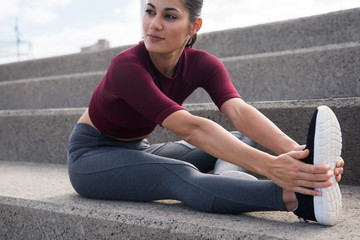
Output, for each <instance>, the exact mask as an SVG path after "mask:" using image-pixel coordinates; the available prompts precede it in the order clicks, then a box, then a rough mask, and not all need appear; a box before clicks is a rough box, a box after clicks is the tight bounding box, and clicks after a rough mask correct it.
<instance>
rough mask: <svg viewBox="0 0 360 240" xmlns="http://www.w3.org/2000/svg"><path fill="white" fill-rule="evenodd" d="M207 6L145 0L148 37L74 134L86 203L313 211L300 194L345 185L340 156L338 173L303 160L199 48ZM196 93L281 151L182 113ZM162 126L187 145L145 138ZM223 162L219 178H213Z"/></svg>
mask: <svg viewBox="0 0 360 240" xmlns="http://www.w3.org/2000/svg"><path fill="white" fill-rule="evenodd" d="M202 4H203V2H202V0H166V1H165V0H148V1H147V3H146V8H145V13H144V19H143V28H144V41H143V42H141V43H139V44H138V45H137V46H135V47H133V48H131V49H129V50H126V51H124V52H122V53H120V54H118V55H117V56H116V57H114V59H113V60H112V62H111V65H110V67H109V69H108V71H107V73H106V75H105V76H104V78H103V79H102V81H101V83H100V84H99V86H98V87H97V88H96V90H95V92H94V94H93V97H92V99H91V101H90V104H89V108H88V110H87V111H86V112H85V113H84V114H83V115H82V117H81V118H80V120H79V121H78V124H77V125H76V126H75V128H74V130H73V132H72V134H71V136H70V140H69V147H68V156H69V159H68V165H69V175H70V179H71V182H72V185H73V187H74V189H75V190H76V191H77V192H78V193H79V194H81V195H82V196H85V197H88V198H99V199H118V200H128V201H152V200H159V199H176V200H180V201H182V202H183V203H184V204H186V205H188V206H190V207H192V208H194V209H198V210H200V211H207V212H215V213H241V212H248V211H267V210H280V211H293V210H294V209H296V208H298V209H299V208H303V209H305V211H310V212H311V213H313V212H314V206H310V208H309V209H308V208H307V207H305V206H306V204H308V203H309V201H308V200H306V201H307V202H305V203H303V201H305V200H302V199H303V198H302V197H299V196H309V197H310V199H311V201H312V198H313V196H321V195H322V193H321V191H319V189H322V188H328V187H333V185H334V181H331V179H334V176H333V175H334V174H335V177H336V179H337V181H340V177H341V174H342V173H343V166H344V162H343V160H342V159H341V158H339V157H337V159H338V161H337V163H336V164H337V165H336V167H335V168H334V167H333V168H332V169H333V170H334V171H333V172H332V171H329V170H330V166H329V164H322V165H321V164H320V165H313V164H306V163H304V162H303V161H300V159H304V158H306V157H308V155H309V150H303V147H301V146H300V145H299V144H298V143H296V142H295V141H293V140H292V139H291V138H289V137H288V136H286V135H285V134H284V133H283V132H282V131H280V130H279V129H278V128H277V127H276V126H275V125H274V124H273V123H272V122H270V120H268V119H267V118H266V117H265V116H263V115H262V114H261V113H260V112H259V111H257V110H256V109H254V108H253V107H251V106H250V105H248V104H246V103H245V102H244V101H243V100H242V99H241V97H240V95H239V94H238V92H237V91H236V90H235V88H234V87H233V85H232V84H231V81H230V79H229V75H228V73H227V71H226V69H225V68H224V66H223V64H222V63H221V62H220V61H219V60H218V59H217V58H216V57H214V56H212V55H210V54H208V53H206V52H203V51H200V50H195V49H192V48H191V47H192V45H193V44H194V43H195V41H196V36H197V32H198V31H199V30H200V28H201V25H202V19H201V18H200V12H201V8H202ZM198 87H203V88H204V89H205V90H206V91H207V92H208V93H209V95H210V96H211V98H212V99H213V101H214V103H215V104H216V105H217V106H218V107H219V109H220V110H221V112H222V113H223V114H225V115H226V116H227V117H228V118H229V119H230V121H231V122H232V124H233V125H234V127H235V128H236V129H237V130H238V131H239V132H241V133H242V134H244V135H245V136H247V137H249V138H250V139H252V140H254V141H256V142H258V143H259V144H261V145H263V146H264V147H266V148H268V149H270V150H272V151H273V152H275V153H276V154H278V155H277V156H273V155H270V154H268V153H265V152H262V151H259V150H257V149H255V148H253V147H251V146H249V145H247V144H246V143H244V142H243V141H241V140H244V139H245V142H246V138H244V137H243V136H242V135H241V134H239V133H233V134H231V133H229V132H227V131H226V130H224V129H223V128H222V127H221V126H219V125H218V124H216V123H215V122H213V121H210V120H208V119H205V118H201V117H197V116H194V115H192V114H190V113H189V112H187V111H186V110H185V109H184V108H183V107H181V104H182V103H183V102H184V100H185V99H186V98H187V97H188V96H189V95H190V94H191V93H192V92H193V91H194V90H195V89H196V88H198ZM157 124H159V125H161V126H162V127H165V128H167V129H169V130H170V131H172V132H173V133H175V134H176V135H177V136H179V137H180V138H181V139H183V141H179V142H170V143H164V144H153V145H151V144H149V143H148V141H147V140H146V137H147V136H148V135H149V134H150V133H151V132H152V131H153V130H154V128H155V126H156V125H157ZM218 159H223V160H224V161H225V162H224V161H221V160H218ZM226 162H228V163H231V164H232V165H230V166H231V167H232V169H239V167H242V168H245V169H247V170H249V171H253V172H256V173H258V174H261V175H263V176H266V177H267V178H268V179H270V180H254V179H252V178H246V176H245V175H244V176H245V177H241V174H239V177H236V176H235V177H234V176H227V175H226V174H225V175H224V174H222V173H221V170H220V169H223V168H222V167H221V166H223V165H224V164H225V163H226ZM335 162H336V161H335ZM215 165H216V169H215V174H208V173H207V172H209V171H210V170H214V167H215ZM237 166H239V167H237ZM335 183H336V181H335ZM336 184H337V183H336ZM314 188H316V189H318V190H315V189H314ZM295 192H297V195H298V198H297V197H296V194H295ZM306 199H308V197H307V198H306ZM310 205H311V204H310ZM315 208H316V206H315ZM306 209H307V210H306ZM300 215H301V214H300ZM310 219H311V218H310ZM312 220H316V219H312ZM325 224H326V223H325Z"/></svg>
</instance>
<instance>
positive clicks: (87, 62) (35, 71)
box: [0, 45, 132, 82]
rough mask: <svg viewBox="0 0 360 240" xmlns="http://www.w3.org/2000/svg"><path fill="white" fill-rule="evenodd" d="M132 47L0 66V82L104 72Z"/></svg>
mask: <svg viewBox="0 0 360 240" xmlns="http://www.w3.org/2000/svg"><path fill="white" fill-rule="evenodd" d="M131 46H132V45H128V46H121V47H117V48H111V49H108V50H103V51H96V52H89V53H75V54H70V55H64V56H57V57H50V58H43V59H37V60H29V61H23V62H17V63H8V64H3V65H0V82H1V81H8V80H20V79H28V78H38V77H43V76H57V75H68V74H76V73H85V72H95V71H106V70H107V68H108V67H109V65H110V62H111V59H112V58H113V57H114V56H115V55H116V54H118V53H119V52H121V51H123V50H126V49H128V48H130V47H131Z"/></svg>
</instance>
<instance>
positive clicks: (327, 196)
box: [294, 106, 342, 225]
mask: <svg viewBox="0 0 360 240" xmlns="http://www.w3.org/2000/svg"><path fill="white" fill-rule="evenodd" d="M341 147H342V139H341V131H340V125H339V122H338V120H337V118H336V116H335V114H334V113H333V111H332V110H331V109H330V108H328V107H326V106H320V107H318V109H317V110H316V111H315V112H314V115H313V118H312V120H311V123H310V127H309V133H308V139H307V145H306V149H309V150H310V154H309V156H308V157H307V158H305V159H303V160H302V161H303V162H305V163H308V164H314V165H319V164H329V165H330V166H331V170H330V171H331V172H333V171H334V169H335V167H336V162H337V161H338V159H339V157H340V154H341ZM331 181H332V183H333V185H332V186H331V187H328V188H316V189H315V190H317V191H320V192H321V193H322V196H315V197H313V196H308V195H303V194H299V193H296V196H297V198H298V208H297V209H296V210H295V211H294V213H295V214H296V215H297V216H299V217H301V218H304V219H306V220H314V221H318V222H319V223H321V224H323V225H335V224H336V223H337V221H338V220H339V217H340V213H341V205H342V199H341V192H340V188H339V184H338V183H337V181H336V179H335V176H333V177H332V178H331Z"/></svg>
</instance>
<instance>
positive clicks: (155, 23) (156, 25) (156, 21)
mask: <svg viewBox="0 0 360 240" xmlns="http://www.w3.org/2000/svg"><path fill="white" fill-rule="evenodd" d="M150 28H151V29H153V30H158V31H159V30H162V23H161V19H160V17H158V15H156V16H155V17H154V18H153V19H152V21H151V23H150Z"/></svg>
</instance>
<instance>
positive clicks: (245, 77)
mask: <svg viewBox="0 0 360 240" xmlns="http://www.w3.org/2000/svg"><path fill="white" fill-rule="evenodd" d="M221 60H222V62H223V63H224V64H225V67H226V69H227V70H228V72H229V75H230V77H231V79H232V82H233V84H234V86H235V87H236V89H237V90H238V91H239V93H240V95H241V96H242V97H243V98H244V99H245V100H247V101H271V100H291V99H298V100H300V99H314V98H330V97H356V96H360V78H359V76H360V68H359V66H360V42H353V43H344V44H336V45H327V46H322V47H314V48H306V49H297V50H289V51H282V52H273V53H264V54H255V55H247V56H238V57H230V58H221ZM187 102H188V103H190V102H191V103H203V102H211V100H210V98H209V97H208V95H207V94H206V92H205V91H197V92H195V93H194V94H193V95H192V96H191V97H190V98H189V99H188V100H187Z"/></svg>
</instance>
